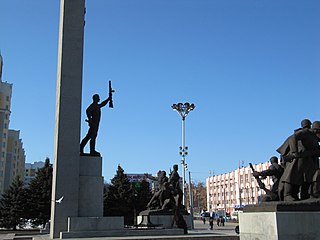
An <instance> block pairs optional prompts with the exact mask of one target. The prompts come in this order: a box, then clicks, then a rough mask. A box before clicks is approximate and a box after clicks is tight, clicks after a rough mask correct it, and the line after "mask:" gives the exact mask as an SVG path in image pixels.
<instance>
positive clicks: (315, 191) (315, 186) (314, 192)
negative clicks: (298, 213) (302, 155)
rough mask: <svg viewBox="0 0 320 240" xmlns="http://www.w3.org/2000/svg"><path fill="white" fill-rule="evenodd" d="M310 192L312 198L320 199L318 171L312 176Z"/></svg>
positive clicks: (319, 175) (319, 172) (319, 173)
mask: <svg viewBox="0 0 320 240" xmlns="http://www.w3.org/2000/svg"><path fill="white" fill-rule="evenodd" d="M310 190H311V193H310V195H311V197H312V198H320V169H318V170H317V171H316V172H315V174H314V175H313V182H312V183H311V187H310Z"/></svg>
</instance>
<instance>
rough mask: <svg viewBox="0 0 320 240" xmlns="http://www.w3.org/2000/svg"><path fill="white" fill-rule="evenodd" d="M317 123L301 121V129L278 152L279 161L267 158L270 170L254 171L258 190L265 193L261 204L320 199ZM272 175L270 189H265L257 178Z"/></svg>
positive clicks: (319, 134)
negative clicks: (264, 202) (263, 202)
mask: <svg viewBox="0 0 320 240" xmlns="http://www.w3.org/2000/svg"><path fill="white" fill-rule="evenodd" d="M319 142H320V121H314V122H313V123H311V121H310V120H309V119H304V120H302V121H301V127H300V128H298V129H296V130H294V132H293V134H292V135H290V136H289V137H288V138H287V139H286V140H285V141H284V143H283V144H282V145H281V146H280V147H279V148H278V149H277V152H278V153H279V154H280V164H279V162H278V158H277V157H275V156H273V157H271V159H270V162H271V165H270V167H269V169H267V170H265V171H262V172H256V171H254V172H253V176H254V177H255V178H256V179H257V181H258V184H259V186H260V188H261V189H263V190H265V191H266V195H265V196H264V197H263V198H262V201H286V202H292V201H299V200H307V199H308V200H312V199H317V198H319V197H320V169H319V157H320V146H319ZM267 176H272V180H273V183H274V184H273V186H272V188H271V189H266V188H265V186H264V184H263V183H262V182H261V179H260V177H262V178H264V177H267Z"/></svg>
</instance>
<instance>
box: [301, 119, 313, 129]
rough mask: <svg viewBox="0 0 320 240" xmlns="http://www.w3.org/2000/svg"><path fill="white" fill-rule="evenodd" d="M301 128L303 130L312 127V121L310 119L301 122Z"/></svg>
mask: <svg viewBox="0 0 320 240" xmlns="http://www.w3.org/2000/svg"><path fill="white" fill-rule="evenodd" d="M301 127H302V128H310V127H311V121H310V120H309V119H303V120H302V121H301Z"/></svg>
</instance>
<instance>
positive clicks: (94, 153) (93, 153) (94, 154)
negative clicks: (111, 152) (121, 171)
mask: <svg viewBox="0 0 320 240" xmlns="http://www.w3.org/2000/svg"><path fill="white" fill-rule="evenodd" d="M90 155H91V156H97V157H100V156H101V154H100V153H99V152H97V151H95V150H93V151H90Z"/></svg>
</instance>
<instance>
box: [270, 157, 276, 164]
mask: <svg viewBox="0 0 320 240" xmlns="http://www.w3.org/2000/svg"><path fill="white" fill-rule="evenodd" d="M270 162H271V163H278V158H277V157H276V156H272V157H271V158H270Z"/></svg>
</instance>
